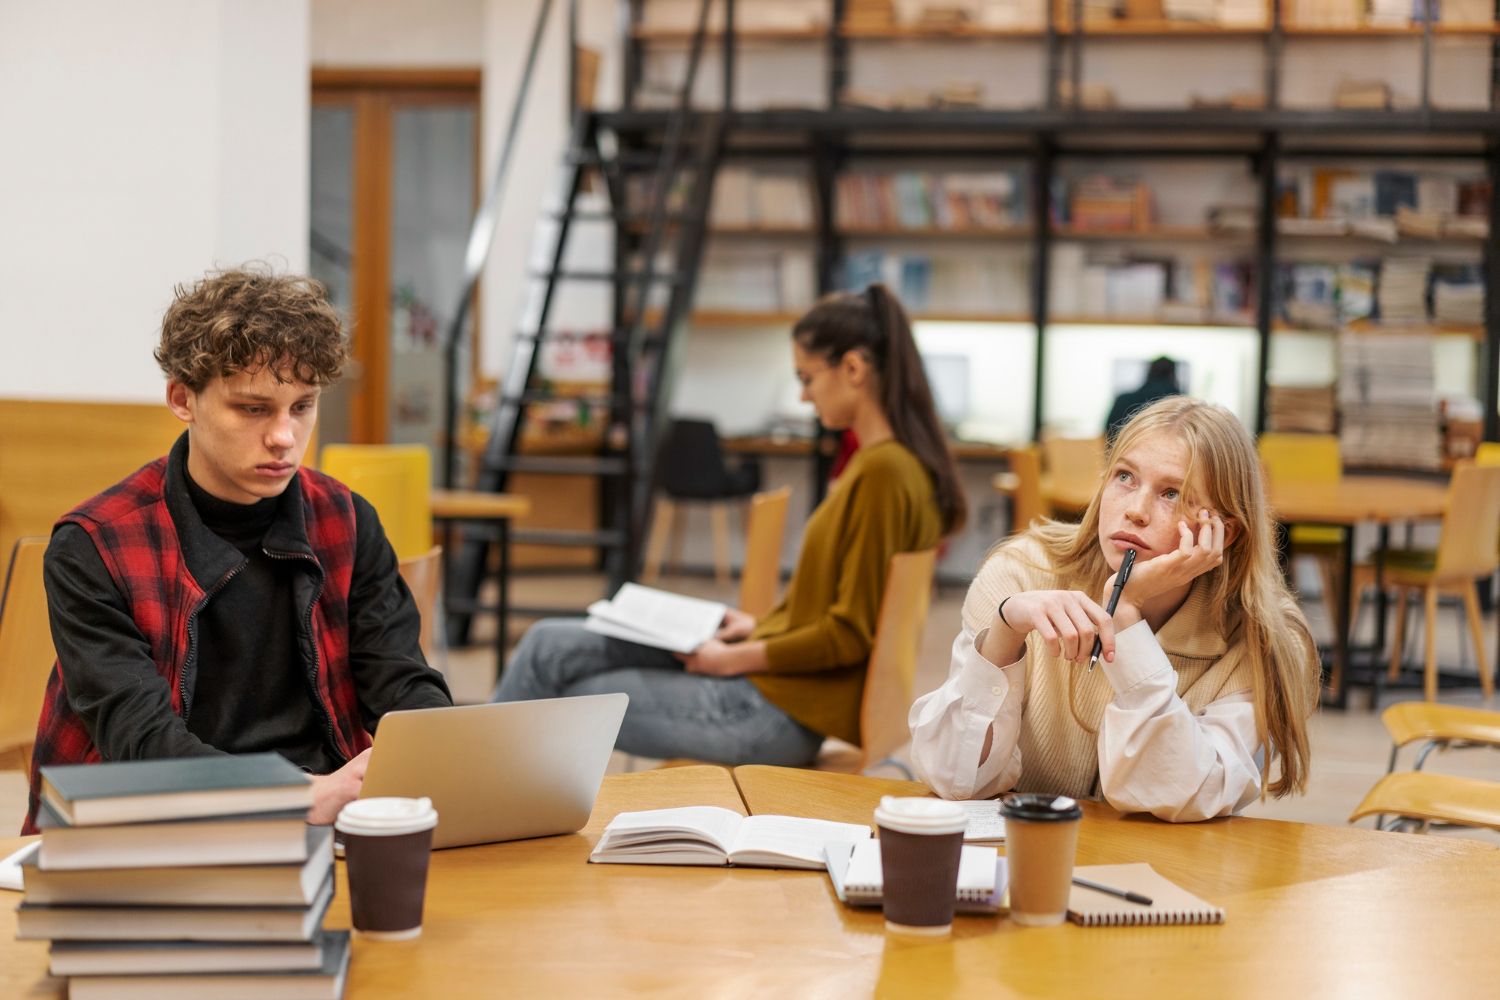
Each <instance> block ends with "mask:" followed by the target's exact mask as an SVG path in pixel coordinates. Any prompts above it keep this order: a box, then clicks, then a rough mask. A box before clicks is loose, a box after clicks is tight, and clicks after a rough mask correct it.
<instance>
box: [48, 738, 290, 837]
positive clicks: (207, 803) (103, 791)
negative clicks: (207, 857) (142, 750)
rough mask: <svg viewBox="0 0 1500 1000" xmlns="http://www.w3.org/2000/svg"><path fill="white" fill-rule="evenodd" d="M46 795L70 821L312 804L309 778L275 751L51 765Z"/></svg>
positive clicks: (208, 813)
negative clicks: (241, 754) (240, 754)
mask: <svg viewBox="0 0 1500 1000" xmlns="http://www.w3.org/2000/svg"><path fill="white" fill-rule="evenodd" d="M41 797H42V800H43V801H44V802H46V803H47V805H48V807H49V808H50V809H51V810H52V811H53V812H54V813H55V814H56V815H57V816H58V817H59V818H61V819H63V820H65V821H67V822H68V823H69V824H70V825H72V826H93V825H101V824H111V823H134V822H137V821H141V820H146V821H155V820H171V819H190V818H192V817H196V816H220V815H226V814H230V813H252V812H273V811H276V810H285V809H308V808H310V807H311V806H312V780H311V779H310V778H309V777H308V776H307V775H306V774H304V773H302V771H301V769H299V768H298V767H297V766H296V765H294V764H292V763H291V762H290V761H288V760H287V759H286V758H285V757H282V756H281V755H280V754H274V753H257V754H245V755H243V756H229V755H214V756H207V757H176V758H169V759H165V760H131V761H114V762H108V763H101V764H63V765H51V766H47V767H43V768H42V769H41Z"/></svg>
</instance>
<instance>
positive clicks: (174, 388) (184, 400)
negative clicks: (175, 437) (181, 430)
mask: <svg viewBox="0 0 1500 1000" xmlns="http://www.w3.org/2000/svg"><path fill="white" fill-rule="evenodd" d="M197 402H198V394H197V393H195V392H193V390H191V389H189V388H188V387H187V386H186V385H184V384H183V383H181V382H177V381H175V380H174V381H171V382H168V383H167V409H169V410H171V411H172V415H173V416H175V417H176V418H177V419H178V420H181V421H182V422H183V423H185V424H191V423H192V422H193V409H194V407H195V405H196V404H197Z"/></svg>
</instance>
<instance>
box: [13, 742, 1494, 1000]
mask: <svg viewBox="0 0 1500 1000" xmlns="http://www.w3.org/2000/svg"><path fill="white" fill-rule="evenodd" d="M736 782H737V783H738V789H737V788H736ZM923 792H924V789H923V788H922V786H920V785H916V784H913V783H909V782H900V781H883V780H880V779H874V778H864V777H858V776H851V775H837V774H822V773H817V772H810V771H795V770H789V769H783V768H768V767H742V768H737V769H736V770H735V771H734V773H733V777H731V774H730V772H729V771H727V770H725V769H723V768H717V767H684V768H670V769H665V770H660V771H649V772H643V773H639V774H626V775H614V776H611V777H608V778H605V780H604V786H603V788H602V789H601V791H600V795H599V800H598V803H597V805H596V806H595V809H594V814H593V816H592V817H591V818H590V821H589V824H588V826H587V827H585V828H584V830H583V831H582V832H581V833H580V834H576V835H570V836H563V837H548V838H543V839H539V840H531V841H520V842H516V843H511V844H493V845H489V846H485V847H469V848H461V849H456V850H449V851H439V852H437V853H436V854H434V855H433V859H432V869H431V875H430V877H429V884H428V895H427V914H426V923H425V927H424V930H423V933H422V937H421V938H420V939H418V940H416V941H412V942H401V943H375V942H368V941H363V940H356V941H355V944H354V959H353V966H352V968H351V972H350V979H349V985H348V991H347V994H346V995H347V996H348V997H349V998H350V1000H367V998H378V997H393V998H394V997H402V998H405V997H417V996H432V997H439V996H441V997H450V996H451V997H461V996H463V997H466V996H493V995H500V994H507V995H514V996H526V997H530V996H544V997H573V996H588V997H598V996H624V995H639V994H648V995H652V996H663V995H664V996H671V997H684V998H686V997H693V998H696V997H702V996H713V997H758V996H766V995H788V996H797V997H830V998H843V997H860V996H870V995H872V994H873V995H877V996H891V997H908V996H909V997H930V996H943V995H950V994H952V993H954V992H956V991H957V990H958V989H971V988H972V989H973V990H974V991H976V992H975V995H983V996H1025V997H1053V996H1056V997H1078V996H1096V995H1103V994H1105V993H1107V994H1108V995H1110V996H1111V997H1116V996H1117V997H1122V998H1129V997H1143V998H1150V1000H1163V998H1168V997H1197V996H1215V997H1220V998H1235V997H1265V996H1276V995H1283V996H1286V997H1298V998H1301V997H1312V996H1331V995H1338V996H1349V997H1360V998H1362V1000H1363V998H1380V997H1387V996H1391V997H1394V996H1418V995H1422V996H1477V995H1493V989H1494V984H1495V983H1496V982H1497V981H1500V949H1496V948H1494V947H1493V945H1492V943H1491V941H1490V938H1491V936H1492V934H1493V927H1494V923H1495V919H1496V917H1497V916H1500V851H1496V850H1495V849H1493V848H1491V847H1489V846H1487V845H1484V844H1481V843H1478V842H1474V841H1457V840H1451V839H1439V838H1429V837H1416V836H1412V835H1406V834H1391V833H1375V832H1373V831H1369V830H1353V829H1344V828H1338V827H1319V826H1307V825H1302V824H1296V823H1281V822H1276V821H1272V820H1255V819H1243V818H1239V819H1230V820H1218V821H1214V822H1211V823H1199V824H1190V825H1183V826H1173V825H1170V824H1165V823H1160V822H1157V821H1155V820H1152V819H1149V818H1144V819H1143V818H1139V817H1120V816H1118V815H1116V814H1115V813H1114V812H1113V811H1112V810H1110V809H1109V808H1108V807H1106V806H1101V805H1095V804H1090V805H1089V806H1088V807H1087V811H1086V813H1085V820H1084V825H1083V829H1082V831H1081V836H1080V841H1079V854H1078V860H1079V862H1080V863H1082V864H1097V863H1107V862H1124V861H1149V862H1151V864H1152V865H1154V866H1155V867H1156V868H1157V869H1158V870H1159V871H1161V872H1162V873H1163V874H1165V875H1167V876H1168V877H1170V878H1173V879H1175V880H1177V881H1179V882H1180V883H1181V884H1182V885H1184V886H1185V887H1186V888H1188V889H1189V890H1191V891H1193V892H1196V893H1198V894H1199V895H1202V896H1203V897H1205V898H1207V899H1209V900H1211V901H1212V902H1214V903H1216V904H1218V905H1221V906H1223V907H1224V908H1225V909H1226V911H1227V914H1228V920H1227V922H1226V923H1225V924H1224V925H1222V926H1215V927H1182V928H1171V927H1164V928H1120V929H1084V928H1079V927H1073V926H1071V925H1069V926H1064V927H1059V928H1036V929H1033V928H1020V927H1015V926H1013V925H1011V924H1010V923H1009V921H1006V920H1004V919H1001V918H995V917H969V916H962V917H959V918H958V920H957V921H956V922H955V924H954V933H953V935H952V937H951V939H948V940H941V941H935V942H932V941H919V942H908V941H906V940H904V939H902V938H899V937H893V936H888V935H887V934H886V933H885V932H884V929H883V922H882V919H881V917H880V914H879V912H878V911H874V912H872V911H868V910H854V909H848V908H846V907H844V906H842V905H841V904H839V903H838V901H837V900H836V899H835V898H834V897H833V893H832V890H831V888H830V886H829V883H828V879H827V876H826V875H825V874H823V873H821V872H789V871H772V870H769V869H758V868H750V869H742V870H735V869H720V868H675V867H658V866H633V865H589V864H586V863H585V858H586V857H587V855H588V852H589V850H590V849H591V848H592V845H593V844H594V843H595V842H596V841H597V840H598V837H599V833H600V831H601V830H602V829H603V827H604V824H605V823H606V822H607V821H608V820H609V818H610V817H612V816H614V815H615V813H617V812H619V811H622V810H626V809H650V808H662V807H668V806H680V805H704V804H712V805H722V806H725V807H727V808H731V809H736V810H738V811H741V812H743V811H745V809H746V807H747V806H748V809H749V810H750V811H752V812H768V811H769V812H779V813H785V814H793V815H808V816H822V817H826V818H830V819H843V820H847V821H854V822H869V820H870V816H871V814H872V812H873V810H874V807H875V804H876V802H877V801H878V800H879V797H880V795H882V794H922V793H923ZM20 843H21V841H20V840H18V839H12V840H7V841H0V851H3V852H9V851H11V850H13V849H14V848H15V847H16V846H18V845H19V844H20ZM338 879H339V887H338V896H337V897H336V898H335V900H334V903H333V907H332V909H331V910H330V911H329V917H328V921H327V924H328V926H329V927H332V928H342V927H348V926H349V911H348V893H347V884H346V882H345V880H344V874H343V866H342V864H341V865H340V866H339V873H338ZM5 899H6V902H5V903H0V996H5V997H7V998H10V997H28V998H41V997H48V998H56V997H61V996H62V995H63V991H64V987H63V983H62V981H61V980H56V979H52V978H49V977H48V976H47V975H46V974H45V970H46V965H47V957H46V946H45V944H43V943H40V942H31V941H15V940H14V939H13V938H14V932H15V927H14V920H15V917H14V915H13V912H12V910H11V904H10V902H9V901H10V900H13V899H15V897H14V896H13V895H8V896H6V897H5Z"/></svg>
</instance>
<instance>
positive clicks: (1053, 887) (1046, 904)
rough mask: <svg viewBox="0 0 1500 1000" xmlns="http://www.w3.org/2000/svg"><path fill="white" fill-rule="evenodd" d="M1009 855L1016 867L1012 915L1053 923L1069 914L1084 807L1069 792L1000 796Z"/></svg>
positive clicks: (1031, 922)
mask: <svg viewBox="0 0 1500 1000" xmlns="http://www.w3.org/2000/svg"><path fill="white" fill-rule="evenodd" d="M1000 814H1001V815H1002V816H1004V817H1005V858H1006V866H1007V867H1008V868H1009V870H1010V919H1011V920H1012V921H1014V922H1015V923H1018V924H1021V925H1023V926H1026V927H1050V926H1053V925H1056V924H1060V923H1062V922H1063V920H1065V919H1066V918H1067V916H1068V894H1069V891H1070V890H1071V889H1072V886H1073V856H1074V854H1075V853H1077V849H1078V821H1079V820H1081V819H1082V818H1083V809H1082V807H1080V806H1079V805H1078V803H1077V802H1076V801H1075V800H1073V799H1070V798H1068V797H1067V796H1066V795H1051V794H1038V793H1034V792H1026V793H1019V794H1014V795H1007V796H1005V798H1003V799H1001V800H1000Z"/></svg>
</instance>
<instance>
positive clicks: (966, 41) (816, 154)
mask: <svg viewBox="0 0 1500 1000" xmlns="http://www.w3.org/2000/svg"><path fill="white" fill-rule="evenodd" d="M1070 2H1071V5H1072V19H1071V21H1072V24H1073V25H1077V26H1079V30H1070V29H1068V28H1067V26H1065V25H1061V24H1058V23H1057V22H1056V12H1055V5H1054V4H1052V3H1048V4H1047V5H1046V6H1047V22H1046V24H1045V26H1044V28H1043V29H1041V30H1039V31H1037V32H1036V33H1035V35H1034V40H1035V41H1037V42H1038V43H1040V44H1041V45H1042V46H1043V47H1044V56H1045V57H1044V60H1043V63H1044V73H1045V79H1044V81H1043V94H1044V100H1043V105H1042V106H1041V107H1039V108H1035V109H1030V110H1010V109H1006V110H1000V109H995V110H990V109H934V110H872V109H864V108H857V107H845V106H843V98H844V94H845V91H846V89H847V86H848V81H849V77H850V72H849V70H850V63H851V60H852V59H853V57H854V54H853V47H854V46H855V45H858V44H860V39H859V38H857V37H855V36H851V35H849V34H846V33H845V32H844V31H843V30H842V28H841V25H842V23H843V15H844V7H845V3H844V0H829V21H828V28H827V30H826V32H822V33H821V34H820V35H818V36H817V37H808V38H806V39H800V40H797V41H795V42H793V43H789V44H797V45H802V46H810V47H812V46H821V47H822V49H823V52H824V58H825V59H826V64H827V72H826V94H825V98H826V103H827V106H826V107H824V108H809V109H805V110H764V111H741V110H737V109H735V107H734V74H735V65H736V61H737V58H738V49H739V46H740V45H741V44H742V43H743V41H744V39H745V35H746V33H745V32H744V31H742V30H741V31H736V30H735V27H734V18H733V16H732V5H731V13H730V16H729V17H728V18H727V19H726V28H725V30H724V31H722V32H721V33H720V35H719V38H718V40H717V41H718V43H719V44H718V48H719V51H720V54H721V59H722V64H721V65H722V69H723V74H724V81H723V87H722V98H721V99H722V106H721V107H720V108H718V109H715V113H718V114H721V115H723V116H724V117H723V121H724V126H725V130H726V137H727V138H726V149H725V156H726V158H730V159H733V158H760V157H775V158H788V159H804V160H805V162H807V163H808V164H810V170H811V173H812V180H813V185H814V190H815V192H816V209H815V225H814V227H813V230H812V234H811V238H812V239H813V240H815V241H816V247H817V250H816V259H817V262H818V264H817V271H818V284H819V290H820V291H829V290H832V289H833V288H835V287H837V263H838V261H839V260H840V259H841V258H842V249H843V236H842V234H841V233H840V232H839V230H838V228H837V226H836V224H835V220H834V219H833V216H832V208H831V206H832V203H833V187H834V184H835V182H836V179H837V177H838V174H839V172H840V171H841V170H843V169H845V168H846V166H847V164H848V163H849V161H850V160H851V159H864V158H869V157H876V156H881V155H899V156H902V157H906V158H910V159H919V158H931V159H933V160H953V159H959V158H968V159H974V158H980V159H983V158H996V159H1005V160H1007V161H1011V162H1014V161H1016V160H1017V159H1024V160H1026V161H1027V163H1028V164H1029V168H1030V169H1029V178H1030V184H1029V190H1030V196H1031V202H1032V204H1031V215H1032V218H1031V235H1030V240H1031V248H1032V265H1031V288H1032V301H1031V303H1030V308H1029V310H1026V311H1027V312H1029V314H1030V315H1031V317H1032V321H1033V323H1034V324H1035V328H1036V333H1035V335H1036V366H1035V373H1034V375H1035V393H1034V398H1033V413H1032V428H1031V430H1032V436H1033V437H1037V436H1039V434H1040V431H1041V428H1042V424H1043V414H1044V410H1045V399H1044V395H1043V393H1044V381H1045V378H1044V376H1045V371H1046V367H1045V366H1046V364H1047V353H1046V347H1047V326H1048V323H1049V321H1050V316H1049V313H1048V302H1047V288H1048V281H1049V274H1050V256H1051V254H1050V250H1051V246H1052V243H1053V241H1054V240H1056V239H1057V238H1058V237H1059V234H1058V233H1056V232H1055V231H1054V229H1053V227H1052V224H1051V217H1052V213H1051V211H1050V205H1049V203H1048V199H1049V198H1050V197H1051V190H1052V179H1053V177H1054V176H1055V172H1056V169H1057V163H1058V160H1059V159H1061V158H1066V157H1077V156H1091V157H1101V156H1113V157H1131V158H1140V157H1146V156H1150V157H1157V158H1175V157H1183V158H1205V157H1244V158H1246V159H1247V160H1248V162H1249V164H1250V166H1251V169H1252V171H1253V172H1254V176H1255V177H1256V178H1257V186H1258V204H1257V227H1256V233H1255V240H1254V247H1255V250H1254V255H1255V267H1256V275H1257V278H1256V281H1257V288H1256V292H1257V294H1256V302H1257V306H1256V315H1255V328H1256V331H1257V334H1258V339H1259V362H1258V368H1259V370H1258V377H1257V381H1256V384H1257V393H1256V395H1257V399H1256V427H1255V430H1256V431H1257V432H1259V431H1261V430H1264V428H1265V421H1266V389H1267V383H1266V379H1267V374H1268V365H1269V358H1270V348H1271V337H1272V335H1273V331H1274V328H1275V315H1276V302H1275V284H1274V283H1275V275H1276V265H1277V262H1278V251H1279V245H1278V240H1277V233H1276V225H1275V222H1276V219H1275V211H1274V200H1275V193H1276V177H1277V171H1278V169H1279V166H1280V164H1281V163H1283V162H1285V161H1287V160H1291V159H1312V158H1343V157H1347V158H1386V159H1406V160H1412V159H1415V160H1425V159H1435V158H1454V157H1458V158H1466V159H1473V160H1476V161H1479V162H1481V163H1482V164H1483V166H1484V170H1485V173H1486V175H1487V176H1488V178H1489V181H1490V186H1491V191H1492V197H1491V202H1490V232H1491V234H1492V235H1491V237H1490V238H1489V239H1488V240H1486V241H1485V242H1484V245H1483V263H1482V266H1483V270H1484V274H1485V276H1486V282H1485V309H1484V315H1485V324H1484V333H1483V337H1482V339H1481V341H1480V358H1479V362H1478V372H1479V385H1478V386H1477V390H1478V395H1479V396H1480V399H1481V402H1482V404H1483V408H1484V414H1485V418H1484V436H1485V438H1486V439H1487V440H1496V439H1500V253H1497V251H1496V248H1495V240H1496V238H1497V237H1500V35H1497V36H1492V37H1491V41H1490V81H1489V82H1490V87H1489V90H1490V95H1489V106H1488V107H1487V108H1484V109H1472V110H1468V109H1465V110H1456V109H1444V108H1439V107H1434V106H1433V104H1432V93H1431V91H1432V87H1431V79H1432V71H1433V58H1434V54H1433V43H1434V34H1435V32H1434V30H1433V25H1432V24H1431V23H1430V22H1428V23H1425V24H1424V25H1423V26H1422V28H1421V30H1420V32H1415V31H1414V32H1413V33H1411V34H1409V35H1405V36H1402V35H1395V36H1392V35H1385V34H1380V35H1372V37H1379V38H1393V39H1399V40H1405V41H1408V42H1416V43H1418V44H1420V45H1421V50H1422V51H1421V63H1420V65H1421V70H1420V72H1421V80H1420V89H1419V92H1420V103H1419V105H1418V106H1417V107H1415V108H1407V109H1400V110H1388V111H1379V110H1344V109H1301V108H1297V109H1292V108H1284V107H1281V106H1280V97H1281V67H1282V57H1283V52H1284V50H1285V47H1286V45H1287V43H1288V39H1289V37H1296V36H1295V35H1289V34H1288V32H1287V31H1286V28H1285V25H1284V24H1283V21H1282V11H1281V3H1280V0H1271V11H1270V13H1271V21H1270V23H1269V25H1268V26H1267V27H1266V28H1265V29H1264V30H1261V31H1259V32H1237V33H1234V34H1224V35H1212V36H1211V37H1215V38H1220V37H1222V38H1234V39H1240V40H1244V41H1253V40H1255V39H1256V38H1257V37H1258V38H1259V40H1260V42H1261V44H1262V46H1263V51H1264V59H1265V64H1264V65H1265V72H1264V88H1265V107H1263V108H1261V109H1247V110H1218V109H1201V108H1183V109H1163V110H1146V109H1131V108H1111V109H1108V110H1101V109H1095V108H1088V107H1084V106H1081V105H1080V104H1079V103H1077V102H1078V99H1079V97H1080V96H1081V94H1080V90H1081V87H1080V84H1081V83H1082V80H1083V68H1084V64H1085V60H1086V56H1087V53H1088V50H1089V47H1090V45H1091V44H1101V43H1100V42H1098V39H1100V38H1104V39H1105V41H1104V42H1102V44H1109V42H1110V41H1112V40H1113V39H1112V38H1109V37H1108V32H1107V31H1106V32H1100V31H1097V30H1083V28H1084V26H1085V23H1084V19H1083V17H1082V0H1070ZM620 3H621V11H622V16H621V19H620V23H621V25H622V27H623V29H624V30H623V34H624V39H623V44H624V58H623V60H622V67H623V74H622V77H623V78H622V87H623V89H622V97H623V100H622V107H621V109H620V110H617V111H608V112H596V113H595V114H596V115H597V116H598V120H599V125H600V127H602V128H607V129H609V130H611V131H613V132H614V133H615V134H616V135H618V136H621V137H622V139H623V140H624V141H625V142H626V143H627V144H628V145H630V146H632V147H637V148H647V149H649V148H650V147H651V146H652V144H653V143H655V142H657V141H659V138H658V137H659V136H660V135H661V133H662V130H663V128H664V126H665V123H666V119H667V114H668V113H667V112H665V111H659V110H654V109H648V108H643V107H641V106H640V102H639V100H638V95H639V92H640V89H641V84H642V81H643V76H644V73H643V67H644V62H645V57H646V49H645V47H646V46H647V45H649V44H652V40H651V39H649V37H647V36H645V35H644V34H643V33H642V32H640V31H638V30H637V29H638V26H639V25H640V24H641V16H640V14H641V3H642V0H620ZM1496 20H1497V21H1500V0H1497V4H1496ZM1205 34H1207V33H1205ZM916 37H918V38H919V39H920V40H922V41H933V42H940V41H945V39H944V36H942V35H941V34H932V35H926V34H924V35H920V36H916ZM1117 37H1129V38H1132V39H1139V38H1141V37H1142V36H1140V35H1130V36H1117ZM1195 37H1201V36H1195V35H1191V34H1188V35H1183V36H1180V37H1174V36H1173V35H1169V34H1168V33H1165V32H1164V33H1163V34H1162V35H1161V36H1160V38H1161V41H1163V42H1164V43H1165V42H1173V43H1175V44H1191V43H1192V40H1193V39H1194V38H1195ZM996 38H997V39H1005V40H1013V39H1012V38H1011V36H1004V35H997V36H996ZM1014 40H1022V38H1021V36H1017V37H1016V39H1014ZM947 43H948V44H953V45H972V44H976V43H977V44H983V42H982V40H978V41H976V40H975V39H973V38H971V37H957V38H953V39H951V40H948V41H947ZM1064 79H1067V80H1068V81H1069V82H1070V84H1071V95H1072V99H1073V101H1072V103H1065V102H1064V100H1063V96H1064V95H1063V93H1062V86H1061V84H1062V81H1063V80H1064ZM705 113H707V112H705ZM935 140H936V141H935ZM1101 140H1106V141H1114V142H1117V143H1120V145H1118V146H1114V147H1105V146H1101V145H1100V144H1099V143H1100V141H1101ZM882 142H885V143H888V144H889V145H888V146H887V147H885V148H882V146H881V145H880V144H881V143H882ZM1126 235H1127V237H1128V234H1126Z"/></svg>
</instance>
